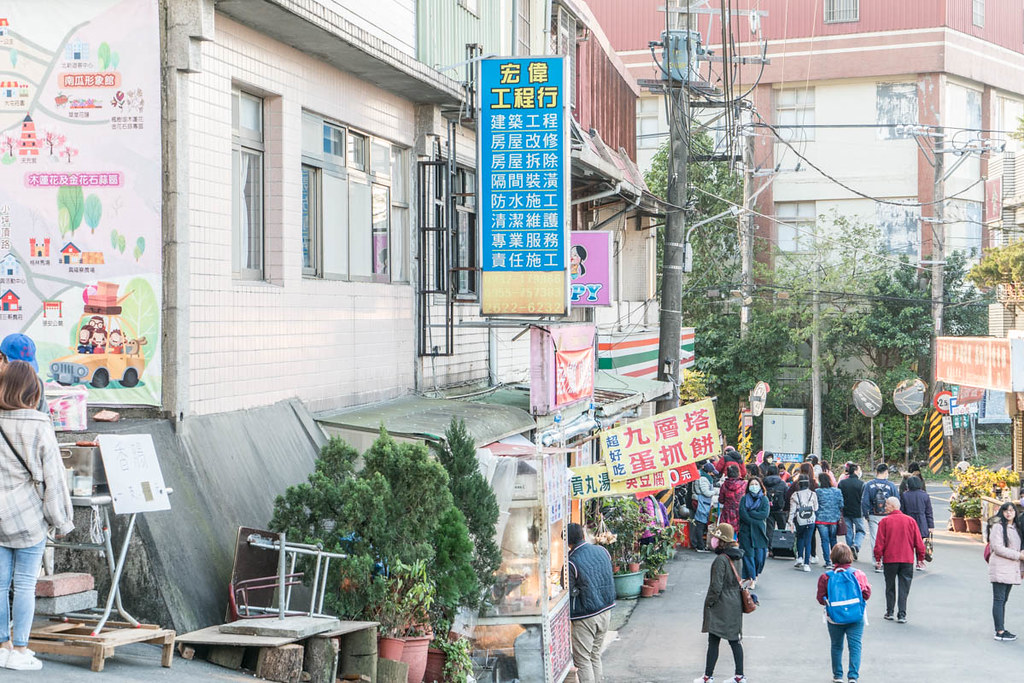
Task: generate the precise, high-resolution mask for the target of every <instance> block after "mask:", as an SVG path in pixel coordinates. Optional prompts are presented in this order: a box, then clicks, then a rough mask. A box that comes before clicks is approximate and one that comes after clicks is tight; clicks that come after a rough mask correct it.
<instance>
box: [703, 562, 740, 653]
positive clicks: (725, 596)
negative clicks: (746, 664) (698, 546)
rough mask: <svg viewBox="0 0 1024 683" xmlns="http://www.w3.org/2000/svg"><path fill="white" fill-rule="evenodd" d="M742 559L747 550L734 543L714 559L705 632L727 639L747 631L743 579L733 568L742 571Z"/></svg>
mask: <svg viewBox="0 0 1024 683" xmlns="http://www.w3.org/2000/svg"><path fill="white" fill-rule="evenodd" d="M742 559H743V551H742V550H740V549H739V548H737V547H736V546H731V547H729V548H727V549H726V550H725V551H724V552H722V553H720V554H719V555H718V556H717V557H715V561H714V562H712V563H711V583H710V584H709V585H708V595H707V597H706V598H704V625H703V626H702V627H701V633H710V634H712V635H716V636H718V637H719V638H724V639H725V640H739V639H740V637H741V636H742V635H743V599H742V598H741V597H740V583H739V581H737V580H736V574H734V573H733V569H735V571H736V573H739V571H740V560H742ZM730 564H731V565H732V567H731V568H730V566H729V565H730Z"/></svg>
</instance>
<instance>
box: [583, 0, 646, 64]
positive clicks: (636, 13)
mask: <svg viewBox="0 0 1024 683" xmlns="http://www.w3.org/2000/svg"><path fill="white" fill-rule="evenodd" d="M665 4H666V0H587V5H588V6H589V7H590V10H591V11H592V12H593V13H594V16H596V17H597V21H598V23H599V24H601V30H602V31H604V34H605V35H606V36H608V40H610V41H611V43H612V46H613V47H614V48H615V50H616V51H618V52H622V51H625V50H646V49H647V43H648V41H651V40H657V39H658V36H659V35H661V32H662V31H664V30H665V14H664V12H659V11H658V8H659V7H664V6H665Z"/></svg>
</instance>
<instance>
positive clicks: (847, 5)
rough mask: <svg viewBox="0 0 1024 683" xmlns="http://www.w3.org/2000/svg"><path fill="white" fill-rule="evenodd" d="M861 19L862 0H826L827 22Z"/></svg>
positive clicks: (837, 22) (838, 22) (834, 22)
mask: <svg viewBox="0 0 1024 683" xmlns="http://www.w3.org/2000/svg"><path fill="white" fill-rule="evenodd" d="M859 20H860V0H825V23H826V24H840V23H843V22H848V21H859Z"/></svg>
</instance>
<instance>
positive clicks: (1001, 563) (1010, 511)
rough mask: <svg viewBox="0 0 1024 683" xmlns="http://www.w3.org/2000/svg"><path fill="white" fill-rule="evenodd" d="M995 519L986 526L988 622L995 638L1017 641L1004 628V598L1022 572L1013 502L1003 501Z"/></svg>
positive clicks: (1023, 556)
mask: <svg viewBox="0 0 1024 683" xmlns="http://www.w3.org/2000/svg"><path fill="white" fill-rule="evenodd" d="M995 519H996V521H995V522H994V523H993V524H992V526H991V527H989V532H988V542H989V548H990V549H991V551H992V552H991V555H989V558H988V580H989V581H991V582H992V621H994V622H995V627H996V634H995V639H996V640H1017V636H1016V635H1014V634H1013V633H1010V632H1009V631H1007V630H1006V627H1005V623H1004V620H1005V616H1006V601H1007V599H1008V598H1009V597H1010V589H1011V588H1013V587H1014V586H1019V585H1020V583H1021V572H1024V562H1022V561H1024V552H1021V533H1020V529H1019V528H1018V526H1017V523H1018V521H1019V520H1018V519H1017V508H1016V506H1014V504H1013V503H1003V504H1002V506H1000V508H999V512H998V513H997V514H996V518H995Z"/></svg>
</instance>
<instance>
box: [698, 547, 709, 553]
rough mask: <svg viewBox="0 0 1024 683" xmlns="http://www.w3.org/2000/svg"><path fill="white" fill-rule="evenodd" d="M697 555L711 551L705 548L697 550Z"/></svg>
mask: <svg viewBox="0 0 1024 683" xmlns="http://www.w3.org/2000/svg"><path fill="white" fill-rule="evenodd" d="M697 552H698V553H710V552H711V551H710V550H708V549H707V548H697Z"/></svg>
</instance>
